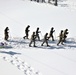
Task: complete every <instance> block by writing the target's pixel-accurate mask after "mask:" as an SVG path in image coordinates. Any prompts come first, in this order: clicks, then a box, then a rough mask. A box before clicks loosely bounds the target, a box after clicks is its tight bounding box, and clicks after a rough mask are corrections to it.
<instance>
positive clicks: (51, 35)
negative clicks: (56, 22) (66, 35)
mask: <svg viewBox="0 0 76 75" xmlns="http://www.w3.org/2000/svg"><path fill="white" fill-rule="evenodd" d="M54 32H55V30H54V28H53V27H52V28H51V30H50V34H49V38H52V41H54V36H53V33H54Z"/></svg>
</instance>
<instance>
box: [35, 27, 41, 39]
mask: <svg viewBox="0 0 76 75" xmlns="http://www.w3.org/2000/svg"><path fill="white" fill-rule="evenodd" d="M40 32H41V31H39V28H37V30H36V38H38V40H40V37H39V33H40Z"/></svg>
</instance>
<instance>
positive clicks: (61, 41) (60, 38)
mask: <svg viewBox="0 0 76 75" xmlns="http://www.w3.org/2000/svg"><path fill="white" fill-rule="evenodd" d="M60 43H61V44H62V45H63V30H61V33H60V35H59V41H58V43H57V45H59V44H60Z"/></svg>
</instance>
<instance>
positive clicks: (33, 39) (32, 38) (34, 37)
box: [29, 32, 36, 47]
mask: <svg viewBox="0 0 76 75" xmlns="http://www.w3.org/2000/svg"><path fill="white" fill-rule="evenodd" d="M35 39H36V35H35V32H33V34H32V36H31V42H30V43H29V46H30V47H31V44H32V42H34V47H36V46H35Z"/></svg>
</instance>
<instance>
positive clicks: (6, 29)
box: [4, 27, 9, 40]
mask: <svg viewBox="0 0 76 75" xmlns="http://www.w3.org/2000/svg"><path fill="white" fill-rule="evenodd" d="M8 31H9V28H8V27H6V28H5V30H4V39H5V40H8V38H9V35H8V33H9V32H8Z"/></svg>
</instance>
